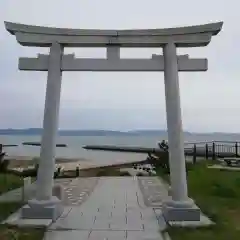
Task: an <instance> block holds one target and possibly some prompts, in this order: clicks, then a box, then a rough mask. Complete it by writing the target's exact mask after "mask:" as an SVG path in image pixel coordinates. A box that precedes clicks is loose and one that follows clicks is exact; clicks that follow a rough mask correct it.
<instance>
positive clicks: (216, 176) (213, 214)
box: [158, 162, 240, 240]
mask: <svg viewBox="0 0 240 240" xmlns="http://www.w3.org/2000/svg"><path fill="white" fill-rule="evenodd" d="M206 165H207V162H203V163H198V164H196V165H194V167H193V168H192V169H191V170H190V171H189V173H188V188H189V196H190V197H191V198H193V199H194V200H195V202H196V204H197V205H198V206H199V207H200V208H201V210H202V211H203V212H204V213H205V214H206V215H207V216H209V217H210V218H211V219H212V220H213V221H214V222H215V223H216V225H215V226H211V227H208V228H198V229H186V228H178V227H170V228H169V229H168V233H169V235H170V236H171V238H172V239H173V240H190V239H191V240H192V239H194V240H200V239H201V240H202V239H204V240H210V239H211V240H212V239H217V240H226V239H229V240H239V239H240V172H236V171H223V170H219V169H207V168H206ZM158 174H159V175H161V176H162V172H160V171H159V172H158ZM164 178H165V179H166V180H168V177H167V176H166V175H165V177H164Z"/></svg>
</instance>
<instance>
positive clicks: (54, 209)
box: [21, 196, 63, 221]
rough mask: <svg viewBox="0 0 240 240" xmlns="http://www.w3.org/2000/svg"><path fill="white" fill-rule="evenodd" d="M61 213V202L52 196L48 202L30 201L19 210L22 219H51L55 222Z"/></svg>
mask: <svg viewBox="0 0 240 240" xmlns="http://www.w3.org/2000/svg"><path fill="white" fill-rule="evenodd" d="M62 213H63V204H62V201H61V200H59V199H58V198H57V197H55V196H53V197H52V198H51V199H50V200H43V201H39V200H37V199H32V200H29V201H28V205H25V206H23V207H22V209H21V217H22V218H23V219H52V220H53V221H55V220H56V219H57V218H58V217H60V215H61V214H62Z"/></svg>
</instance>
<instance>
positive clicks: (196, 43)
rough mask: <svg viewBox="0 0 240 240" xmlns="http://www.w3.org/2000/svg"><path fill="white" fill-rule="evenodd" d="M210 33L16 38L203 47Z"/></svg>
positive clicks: (40, 42)
mask: <svg viewBox="0 0 240 240" xmlns="http://www.w3.org/2000/svg"><path fill="white" fill-rule="evenodd" d="M211 37H212V35H211V34H209V33H199V34H189V35H172V36H141V37H139V36H63V35H61V36H58V35H39V34H28V33H16V39H17V41H18V42H19V43H20V44H21V45H22V46H30V47H50V46H51V45H52V43H53V42H58V43H60V44H61V45H63V46H65V47H99V48H100V47H108V46H116V45H117V46H120V47H125V48H129V47H131V48H142V47H144V48H157V47H163V46H165V45H166V44H167V43H168V42H172V41H173V42H174V43H175V44H176V46H177V47H201V46H206V45H208V44H209V43H210V41H211Z"/></svg>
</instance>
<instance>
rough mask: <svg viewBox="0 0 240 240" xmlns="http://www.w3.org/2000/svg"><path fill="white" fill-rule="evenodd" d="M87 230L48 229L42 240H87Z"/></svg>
mask: <svg viewBox="0 0 240 240" xmlns="http://www.w3.org/2000/svg"><path fill="white" fill-rule="evenodd" d="M89 234H90V232H89V231H76V230H68V231H48V232H47V234H45V237H44V240H87V239H88V237H89Z"/></svg>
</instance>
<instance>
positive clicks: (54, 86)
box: [36, 42, 63, 201]
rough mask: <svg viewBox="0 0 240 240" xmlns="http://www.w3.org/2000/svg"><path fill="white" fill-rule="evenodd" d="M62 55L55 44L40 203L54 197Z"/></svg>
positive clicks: (39, 181) (51, 57)
mask: <svg viewBox="0 0 240 240" xmlns="http://www.w3.org/2000/svg"><path fill="white" fill-rule="evenodd" d="M62 54H63V48H62V46H61V45H60V44H59V43H57V42H54V43H53V44H52V46H51V48H50V55H49V60H48V61H49V62H48V77H47V89H46V98H45V110H44V120H43V134H42V143H41V151H40V162H39V169H38V176H37V191H36V199H37V200H39V201H41V200H50V199H51V197H52V188H53V176H54V170H55V152H56V137H57V131H58V119H59V106H60V95H61V82H62V71H61V61H62Z"/></svg>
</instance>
